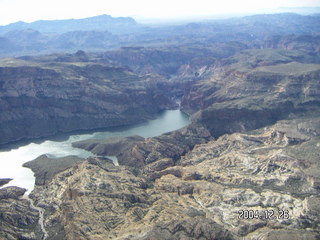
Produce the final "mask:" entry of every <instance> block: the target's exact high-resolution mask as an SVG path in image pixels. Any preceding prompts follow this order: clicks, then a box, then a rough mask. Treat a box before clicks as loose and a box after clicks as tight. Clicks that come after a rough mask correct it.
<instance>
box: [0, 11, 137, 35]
mask: <svg viewBox="0 0 320 240" xmlns="http://www.w3.org/2000/svg"><path fill="white" fill-rule="evenodd" d="M24 29H34V30H37V31H39V32H42V33H59V34H61V33H66V32H71V31H109V32H112V33H114V34H119V33H128V32H133V31H136V30H137V29H139V25H138V24H137V22H136V21H135V20H134V19H133V18H129V17H116V18H115V17H111V16H109V15H100V16H95V17H90V18H83V19H66V20H39V21H35V22H32V23H26V22H22V21H20V22H16V23H11V24H8V25H6V26H1V27H0V34H4V33H7V32H10V31H15V30H24Z"/></svg>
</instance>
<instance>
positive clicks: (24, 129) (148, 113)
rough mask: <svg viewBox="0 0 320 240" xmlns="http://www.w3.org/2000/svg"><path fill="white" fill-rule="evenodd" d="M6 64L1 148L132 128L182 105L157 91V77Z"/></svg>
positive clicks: (76, 65) (90, 67)
mask: <svg viewBox="0 0 320 240" xmlns="http://www.w3.org/2000/svg"><path fill="white" fill-rule="evenodd" d="M78 54H80V57H81V53H78ZM0 65H1V67H0V90H1V93H0V99H1V102H0V110H1V116H0V123H1V127H0V144H4V143H7V142H10V141H16V140H19V139H23V138H35V137H41V136H48V135H52V134H55V133H57V132H69V131H72V130H81V129H82V130H85V129H94V128H95V129H97V128H105V127H114V126H123V125H129V124H133V123H137V122H141V121H144V120H146V119H151V118H153V117H154V115H155V114H156V113H158V112H159V111H160V110H163V109H172V108H175V107H177V104H176V103H175V102H174V101H173V100H171V99H170V98H168V97H167V96H165V95H164V94H162V93H161V90H157V89H155V88H154V87H153V86H154V82H155V81H157V79H156V78H153V77H152V76H150V75H149V76H146V75H144V76H140V75H138V74H135V73H133V72H132V71H130V70H129V69H125V68H121V67H112V66H110V65H105V64H96V63H92V62H73V63H69V62H68V63H66V62H59V63H54V62H53V63H52V62H49V63H45V62H44V63H39V62H32V61H31V62H27V61H22V60H17V59H3V62H2V63H1V64H0Z"/></svg>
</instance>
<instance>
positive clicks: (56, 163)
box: [23, 155, 84, 185]
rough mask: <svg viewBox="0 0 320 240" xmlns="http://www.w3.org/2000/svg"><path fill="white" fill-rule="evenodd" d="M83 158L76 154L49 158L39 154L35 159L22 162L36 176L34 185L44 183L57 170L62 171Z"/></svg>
mask: <svg viewBox="0 0 320 240" xmlns="http://www.w3.org/2000/svg"><path fill="white" fill-rule="evenodd" d="M82 161H84V159H82V158H79V157H76V156H67V157H62V158H49V157H48V156H47V155H41V156H39V157H37V158H36V159H34V160H32V161H29V162H26V163H24V164H23V166H24V167H27V168H30V169H31V170H32V171H33V172H34V175H35V177H36V181H35V184H36V185H45V184H46V183H48V182H50V180H51V179H52V178H53V177H54V176H55V175H56V174H57V173H59V172H62V171H64V170H66V169H68V168H70V167H72V166H74V165H76V164H77V163H79V162H82Z"/></svg>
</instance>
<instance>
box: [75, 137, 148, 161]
mask: <svg viewBox="0 0 320 240" xmlns="http://www.w3.org/2000/svg"><path fill="white" fill-rule="evenodd" d="M143 140H144V138H143V137H140V136H137V135H136V136H129V137H112V138H108V139H107V140H97V139H89V140H83V141H78V142H74V143H72V147H76V148H81V149H85V150H87V151H90V152H92V153H94V154H96V155H100V156H116V155H119V154H120V153H122V152H124V151H126V150H127V149H130V148H131V147H132V146H133V145H134V144H135V143H137V142H141V141H143Z"/></svg>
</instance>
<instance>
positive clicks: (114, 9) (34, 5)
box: [0, 0, 320, 25]
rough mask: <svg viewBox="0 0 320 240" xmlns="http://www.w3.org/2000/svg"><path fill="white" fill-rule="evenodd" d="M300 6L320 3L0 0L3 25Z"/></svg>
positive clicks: (280, 0) (269, 0) (300, 0)
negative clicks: (54, 20)
mask: <svg viewBox="0 0 320 240" xmlns="http://www.w3.org/2000/svg"><path fill="white" fill-rule="evenodd" d="M301 6H320V0H156V1H155V0H90V1H83V0H0V25H4V24H8V23H11V22H16V21H19V20H22V21H25V22H31V21H35V20H39V19H66V18H84V17H90V16H96V15H100V14H109V15H112V16H132V17H138V18H167V19H168V18H170V19H172V18H183V17H192V16H199V15H204V16H210V15H214V14H225V13H237V12H250V11H252V10H256V9H261V8H278V7H301Z"/></svg>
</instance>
